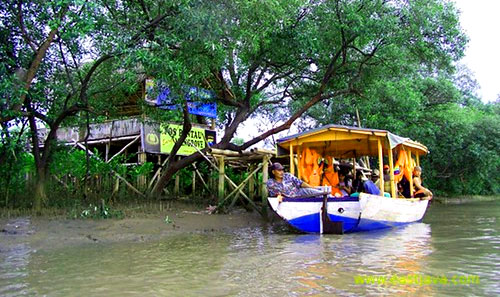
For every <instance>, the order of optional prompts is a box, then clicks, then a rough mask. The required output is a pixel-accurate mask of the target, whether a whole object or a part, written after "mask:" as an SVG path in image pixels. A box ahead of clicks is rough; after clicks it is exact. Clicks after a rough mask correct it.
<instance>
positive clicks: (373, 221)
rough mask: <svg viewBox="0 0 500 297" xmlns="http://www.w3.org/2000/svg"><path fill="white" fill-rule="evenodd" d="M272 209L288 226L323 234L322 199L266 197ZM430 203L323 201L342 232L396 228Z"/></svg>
mask: <svg viewBox="0 0 500 297" xmlns="http://www.w3.org/2000/svg"><path fill="white" fill-rule="evenodd" d="M268 201H269V204H270V205H271V207H272V209H273V210H274V211H275V212H276V213H277V214H278V215H279V216H280V217H282V218H283V219H285V220H286V221H287V222H288V223H290V225H292V226H293V227H295V228H297V229H298V230H300V231H303V232H308V233H326V232H324V231H325V229H327V228H325V226H323V225H325V224H328V222H325V219H324V218H323V219H322V214H323V210H322V208H323V204H324V201H323V198H301V199H294V198H285V199H283V201H282V202H279V201H278V199H277V198H276V197H269V198H268ZM428 203H429V201H427V200H419V199H398V198H387V197H382V196H376V195H369V194H364V193H362V194H360V196H359V198H354V197H344V198H333V197H329V198H328V199H327V202H326V205H327V207H326V209H327V214H328V219H329V220H330V221H332V222H337V223H339V222H341V224H342V225H341V226H342V227H341V229H342V232H341V233H346V232H357V231H369V230H375V229H382V228H388V227H395V226H399V225H404V224H408V223H412V222H417V221H420V220H421V219H422V218H423V216H424V214H425V211H426V209H427V205H428Z"/></svg>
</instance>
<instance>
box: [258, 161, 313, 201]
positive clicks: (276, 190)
mask: <svg viewBox="0 0 500 297" xmlns="http://www.w3.org/2000/svg"><path fill="white" fill-rule="evenodd" d="M271 173H272V174H273V178H270V179H269V180H268V181H267V184H266V185H267V191H268V193H269V196H271V197H278V199H280V201H281V199H282V197H283V196H285V197H295V196H302V195H309V194H319V193H321V191H319V190H317V189H315V188H313V187H311V186H310V185H309V184H307V183H306V182H304V181H301V180H300V179H298V178H296V177H295V176H293V175H292V174H290V173H288V172H287V173H285V172H284V168H283V166H282V165H281V164H280V163H278V162H276V163H274V164H273V165H271Z"/></svg>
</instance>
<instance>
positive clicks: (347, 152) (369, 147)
mask: <svg viewBox="0 0 500 297" xmlns="http://www.w3.org/2000/svg"><path fill="white" fill-rule="evenodd" d="M379 143H380V144H381V146H382V148H383V151H384V152H387V151H388V150H389V148H390V149H393V148H395V147H397V146H399V148H403V149H404V150H406V151H410V152H411V153H412V154H414V155H417V156H418V155H425V154H427V153H428V152H429V150H428V149H427V147H426V146H425V145H423V144H421V143H419V142H416V141H413V140H411V139H409V138H404V137H401V136H398V135H395V134H393V133H391V132H389V131H386V130H377V129H365V128H357V127H350V126H339V125H326V126H323V127H320V128H316V129H313V130H309V131H306V132H303V133H298V134H295V135H291V136H287V137H284V138H281V139H278V141H277V144H278V156H282V155H289V154H290V150H291V151H292V152H294V153H297V150H298V149H299V147H300V149H303V148H306V147H308V148H314V149H316V151H318V152H322V153H328V154H329V155H331V156H333V157H335V158H355V157H360V156H377V155H378V145H379ZM384 155H386V154H384Z"/></svg>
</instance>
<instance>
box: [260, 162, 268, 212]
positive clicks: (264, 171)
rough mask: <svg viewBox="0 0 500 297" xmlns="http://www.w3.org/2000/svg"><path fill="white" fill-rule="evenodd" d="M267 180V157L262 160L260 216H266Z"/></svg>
mask: <svg viewBox="0 0 500 297" xmlns="http://www.w3.org/2000/svg"><path fill="white" fill-rule="evenodd" d="M268 179H269V157H268V156H264V158H262V185H261V193H262V214H263V215H267V180H268Z"/></svg>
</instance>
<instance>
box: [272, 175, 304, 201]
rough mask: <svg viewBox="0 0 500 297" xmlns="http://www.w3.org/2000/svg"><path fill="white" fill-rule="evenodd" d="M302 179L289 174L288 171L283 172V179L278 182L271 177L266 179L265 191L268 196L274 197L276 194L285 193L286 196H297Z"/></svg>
mask: <svg viewBox="0 0 500 297" xmlns="http://www.w3.org/2000/svg"><path fill="white" fill-rule="evenodd" d="M302 183H303V181H301V180H300V179H298V178H296V177H295V176H293V175H291V174H290V173H285V174H284V175H283V181H282V182H281V183H280V182H278V181H276V180H275V179H273V178H270V179H268V180H267V191H268V193H269V196H270V197H276V196H278V194H280V193H281V194H282V195H285V196H287V197H293V196H297V195H298V194H299V190H300V186H301V185H302Z"/></svg>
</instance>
